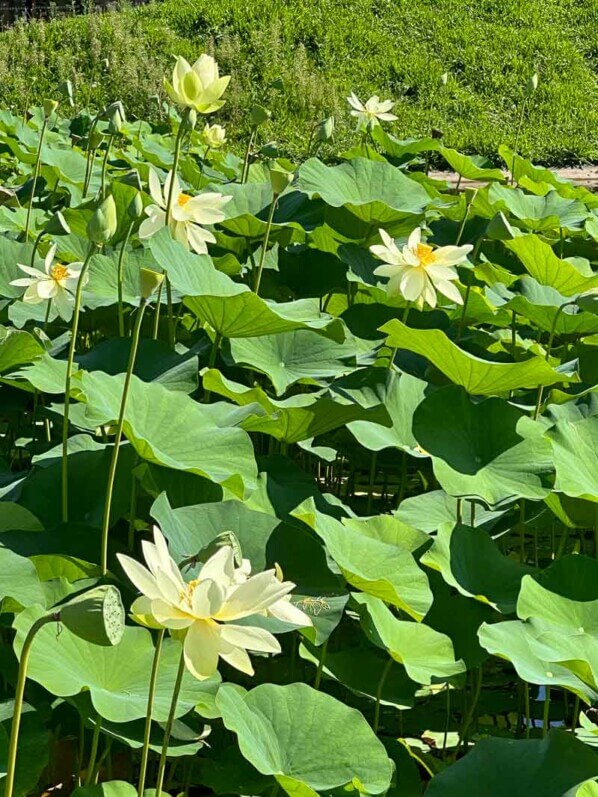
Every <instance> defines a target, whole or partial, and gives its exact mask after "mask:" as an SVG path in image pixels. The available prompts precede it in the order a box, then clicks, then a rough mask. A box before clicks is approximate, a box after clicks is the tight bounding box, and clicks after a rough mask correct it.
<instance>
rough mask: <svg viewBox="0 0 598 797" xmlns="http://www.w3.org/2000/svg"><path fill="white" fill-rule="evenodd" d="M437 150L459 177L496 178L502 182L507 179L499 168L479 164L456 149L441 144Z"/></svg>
mask: <svg viewBox="0 0 598 797" xmlns="http://www.w3.org/2000/svg"><path fill="white" fill-rule="evenodd" d="M438 152H439V153H440V155H442V157H443V158H444V159H445V161H446V162H447V163H448V165H449V166H450V167H451V169H454V170H455V171H456V172H457V174H460V175H461V177H465V179H466V180H489V181H490V180H498V181H499V182H501V183H504V182H505V180H506V179H507V178H506V176H505V174H504V173H503V172H502V171H501V170H500V169H493V168H488V167H486V166H479V165H478V164H477V163H476V162H475V159H474V158H472V157H471V156H470V155H464V154H463V153H462V152H458V151H457V150H456V149H450V148H449V147H442V146H441V147H439V149H438Z"/></svg>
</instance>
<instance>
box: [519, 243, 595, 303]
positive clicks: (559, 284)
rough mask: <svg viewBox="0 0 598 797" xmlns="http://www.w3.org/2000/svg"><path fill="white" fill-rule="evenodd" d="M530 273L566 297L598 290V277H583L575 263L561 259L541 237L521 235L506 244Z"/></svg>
mask: <svg viewBox="0 0 598 797" xmlns="http://www.w3.org/2000/svg"><path fill="white" fill-rule="evenodd" d="M505 246H506V247H507V249H510V250H511V252H513V253H514V254H515V255H516V256H517V258H518V259H519V260H520V261H521V263H522V264H523V266H524V267H525V269H526V271H527V272H528V273H529V274H531V276H532V277H533V278H534V279H535V280H537V281H538V282H539V283H540V284H541V285H549V286H550V287H552V288H555V289H556V290H557V291H559V293H562V294H563V296H574V295H576V294H578V293H583V292H584V291H589V290H590V289H591V288H595V287H597V286H598V275H592V272H591V271H590V272H587V273H582V272H581V271H580V270H579V269H577V268H576V267H575V266H574V265H573V263H571V262H569V261H568V260H561V259H560V258H559V257H557V256H556V255H555V253H554V251H553V249H552V247H551V246H550V245H549V244H547V243H545V242H544V241H542V239H541V238H539V237H538V236H537V235H521V236H519V237H518V238H514V239H513V240H512V241H505Z"/></svg>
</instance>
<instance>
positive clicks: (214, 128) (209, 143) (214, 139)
mask: <svg viewBox="0 0 598 797" xmlns="http://www.w3.org/2000/svg"><path fill="white" fill-rule="evenodd" d="M201 140H202V143H204V144H205V145H206V147H209V148H210V149H220V147H223V146H224V145H225V144H226V129H225V128H224V127H222V126H221V125H208V124H206V126H205V127H204V129H203V130H202V131H201Z"/></svg>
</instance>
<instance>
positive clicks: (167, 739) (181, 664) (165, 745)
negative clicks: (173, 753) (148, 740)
mask: <svg viewBox="0 0 598 797" xmlns="http://www.w3.org/2000/svg"><path fill="white" fill-rule="evenodd" d="M184 674H185V653H184V650H181V658H180V660H179V669H178V672H177V676H176V681H175V684H174V689H173V692H172V700H171V702H170V713H169V714H168V720H167V722H166V727H165V728H164V741H163V742H162V752H161V753H160V763H159V765H158V777H157V779H156V792H155V797H161V794H162V786H163V784H164V771H165V769H166V756H167V754H168V743H169V742H170V734H171V733H172V726H173V725H174V718H175V715H176V705H177V702H178V699H179V693H180V691H181V686H182V684H183V675H184Z"/></svg>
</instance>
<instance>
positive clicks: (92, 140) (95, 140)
mask: <svg viewBox="0 0 598 797" xmlns="http://www.w3.org/2000/svg"><path fill="white" fill-rule="evenodd" d="M103 140H104V136H103V135H102V134H101V133H100V132H99V130H94V131H93V133H92V134H91V135H90V137H89V146H90V148H91V149H97V148H98V147H99V146H100V144H101V143H102V141H103Z"/></svg>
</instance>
